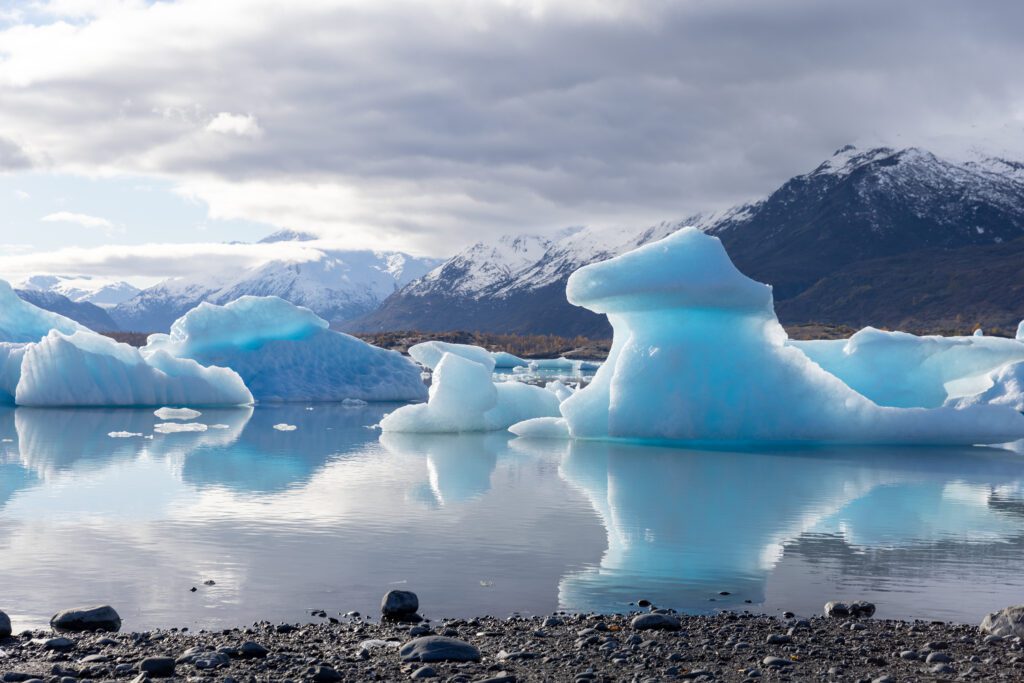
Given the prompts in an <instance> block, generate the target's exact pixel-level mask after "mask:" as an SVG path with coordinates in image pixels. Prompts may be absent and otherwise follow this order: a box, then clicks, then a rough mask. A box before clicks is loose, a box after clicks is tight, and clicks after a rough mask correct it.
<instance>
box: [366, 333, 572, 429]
mask: <svg viewBox="0 0 1024 683" xmlns="http://www.w3.org/2000/svg"><path fill="white" fill-rule="evenodd" d="M491 370H492V368H489V367H487V366H486V365H482V364H480V363H477V362H474V361H472V360H469V359H468V358H466V357H465V356H462V355H457V354H454V353H445V354H443V355H442V356H441V359H440V361H438V363H437V365H436V367H435V368H434V378H433V382H432V383H431V385H430V400H429V401H428V402H427V403H421V404H416V405H410V406H403V407H401V408H399V409H398V410H396V411H395V412H393V413H391V414H390V415H388V416H387V417H385V418H384V419H383V420H381V422H380V427H381V429H382V430H383V431H385V432H429V433H445V432H487V431H494V430H498V429H507V428H508V427H509V426H510V425H512V424H515V423H516V422H520V421H522V420H528V419H531V418H536V417H552V416H556V415H558V397H557V396H556V395H555V394H554V393H553V392H551V391H548V390H547V389H544V388H541V387H535V386H532V385H528V384H521V383H519V382H505V383H502V384H495V383H494V382H493V380H492V379H491Z"/></svg>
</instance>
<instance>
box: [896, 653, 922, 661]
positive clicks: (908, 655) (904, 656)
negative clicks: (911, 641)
mask: <svg viewBox="0 0 1024 683" xmlns="http://www.w3.org/2000/svg"><path fill="white" fill-rule="evenodd" d="M900 659H906V660H907V661H910V662H912V661H914V660H916V659H919V657H918V656H917V653H916V652H914V651H913V650H903V651H902V652H900Z"/></svg>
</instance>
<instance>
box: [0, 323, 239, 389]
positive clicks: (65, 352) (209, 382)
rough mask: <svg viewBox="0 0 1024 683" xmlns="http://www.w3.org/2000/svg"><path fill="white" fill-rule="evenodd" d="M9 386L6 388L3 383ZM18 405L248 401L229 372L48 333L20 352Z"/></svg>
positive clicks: (82, 335) (86, 335) (88, 336)
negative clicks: (21, 354) (146, 355)
mask: <svg viewBox="0 0 1024 683" xmlns="http://www.w3.org/2000/svg"><path fill="white" fill-rule="evenodd" d="M8 388H9V387H8ZM14 403H16V404H17V405H20V406H36V407H43V406H47V407H49V406H162V405H167V404H172V405H173V404H179V405H180V404H184V403H188V404H191V405H202V406H225V405H244V404H249V403H252V394H250V393H249V390H248V389H246V387H245V384H244V383H243V382H242V378H241V377H239V376H238V374H237V373H235V372H234V371H233V370H229V369H227V368H220V367H203V366H201V365H200V364H199V363H196V362H195V361H193V360H189V359H179V358H172V357H170V356H168V355H167V354H165V353H156V354H151V355H150V356H148V357H144V356H143V355H142V353H140V352H139V350H138V349H136V348H133V347H131V346H129V345H127V344H119V343H117V342H115V341H114V340H113V339H109V338H107V337H104V336H101V335H98V334H95V333H93V332H85V331H81V332H75V333H74V334H70V335H67V334H64V333H62V332H59V331H57V330H53V331H51V332H50V333H49V334H48V335H47V336H46V337H44V338H43V340H42V341H40V342H38V343H35V344H30V345H28V346H27V347H26V349H25V350H24V354H23V358H22V361H21V366H20V376H19V378H18V381H17V384H16V388H15V390H14Z"/></svg>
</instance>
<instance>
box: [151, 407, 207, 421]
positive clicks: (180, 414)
mask: <svg viewBox="0 0 1024 683" xmlns="http://www.w3.org/2000/svg"><path fill="white" fill-rule="evenodd" d="M153 414H154V415H156V416H157V417H158V418H160V419H161V420H194V419H196V418H197V417H199V416H201V415H202V413H201V412H199V411H198V410H192V409H191V408H167V407H164V408H160V409H159V410H156V411H153Z"/></svg>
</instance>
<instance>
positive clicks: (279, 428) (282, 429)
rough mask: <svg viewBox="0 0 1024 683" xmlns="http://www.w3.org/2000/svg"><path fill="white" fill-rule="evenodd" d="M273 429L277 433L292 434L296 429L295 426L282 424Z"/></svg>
mask: <svg viewBox="0 0 1024 683" xmlns="http://www.w3.org/2000/svg"><path fill="white" fill-rule="evenodd" d="M274 429H276V430H277V431H279V432H294V431H295V430H296V429H298V427H296V426H295V425H290V424H286V423H284V422H282V423H280V424H276V425H274Z"/></svg>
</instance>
